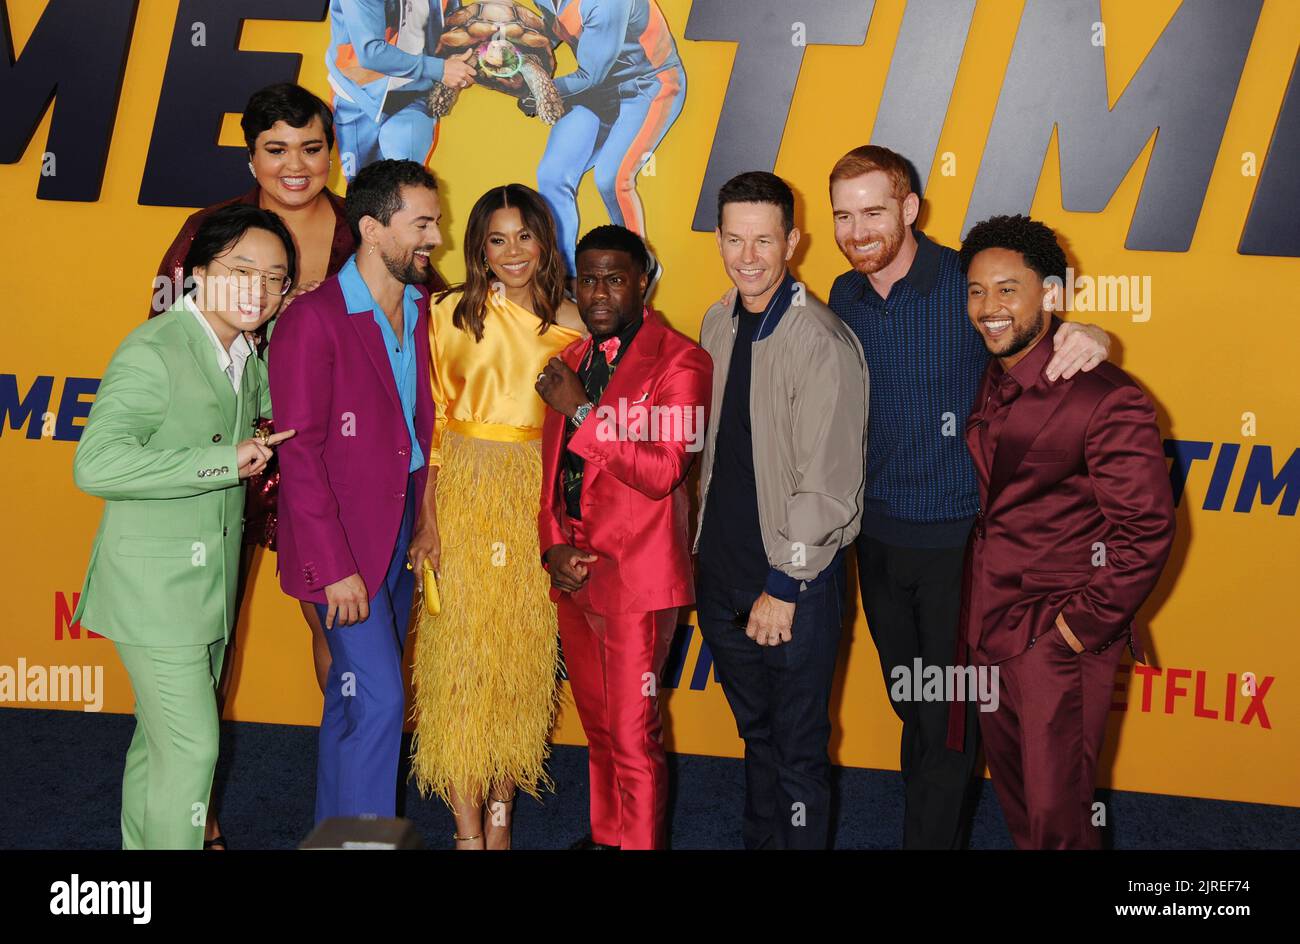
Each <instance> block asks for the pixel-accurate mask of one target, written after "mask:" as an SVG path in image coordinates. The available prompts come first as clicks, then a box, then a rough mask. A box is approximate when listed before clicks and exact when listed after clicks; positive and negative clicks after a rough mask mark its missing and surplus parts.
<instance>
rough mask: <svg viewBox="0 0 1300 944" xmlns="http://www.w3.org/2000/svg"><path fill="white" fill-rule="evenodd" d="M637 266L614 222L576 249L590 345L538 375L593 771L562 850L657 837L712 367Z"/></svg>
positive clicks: (632, 241)
mask: <svg viewBox="0 0 1300 944" xmlns="http://www.w3.org/2000/svg"><path fill="white" fill-rule="evenodd" d="M647 266H648V258H647V253H646V248H645V244H644V243H643V242H642V241H641V238H640V237H639V236H637V235H636V234H634V233H632V232H631V231H630V230H627V229H624V228H623V227H621V226H601V227H598V228H596V229H594V230H592V231H591V232H590V233H588V234H587V235H586V236H584V237H583V238H582V239H581V240H580V241H579V243H578V247H577V290H576V294H577V302H578V309H579V311H580V312H581V314H582V320H583V321H584V322H585V323H586V325H587V328H588V330H590V332H591V336H590V337H589V338H587V339H585V340H583V341H577V342H574V343H573V344H571V345H570V346H569V347H568V348H566V349H565V350H564V352H563V354H562V356H561V357H557V358H552V360H551V362H550V363H549V364H548V365H547V366H546V368H545V370H543V371H542V373H541V374H540V375H539V376H538V379H537V392H538V393H539V394H540V395H541V397H542V399H544V400H545V401H546V403H547V404H548V405H549V406H550V407H551V410H550V411H549V412H548V413H547V417H546V424H545V427H544V430H543V438H542V496H541V508H540V513H539V516H538V533H539V537H540V539H541V550H542V560H543V562H544V564H545V566H546V568H547V570H548V571H549V572H550V574H551V598H552V599H553V600H555V602H556V604H557V606H558V610H559V624H560V642H561V644H562V645H563V647H564V659H565V664H566V665H567V667H568V671H569V682H570V684H571V686H572V689H573V700H574V702H575V703H576V704H577V706H578V716H579V717H580V718H581V719H582V726H583V729H584V730H585V731H586V732H587V743H588V753H589V768H590V776H591V836H590V837H588V838H585V839H582V840H579V842H578V843H577V844H576V845H575V848H588V849H604V848H622V849H660V848H663V847H664V845H665V844H666V839H667V837H666V836H665V822H666V818H667V809H668V767H667V761H666V758H665V756H664V748H663V739H662V725H661V722H660V718H659V699H658V691H659V682H660V674H661V672H662V670H663V666H664V660H665V659H666V658H667V655H668V645H669V643H670V642H671V641H672V637H673V632H674V631H675V629H676V627H677V610H678V608H679V607H681V606H686V605H689V604H691V603H693V602H694V601H695V595H694V590H693V580H692V574H691V554H690V544H689V540H688V534H687V518H688V501H687V497H686V489H685V482H686V471H687V469H688V468H690V464H691V460H692V458H693V457H694V455H695V453H696V452H698V451H699V450H700V448H701V447H702V446H703V443H704V431H705V427H706V421H707V413H708V407H709V398H710V384H711V382H712V376H713V365H712V361H710V359H709V355H708V354H706V353H705V352H704V350H703V349H702V348H701V347H700V346H699V345H698V344H696V343H694V342H693V341H690V340H688V339H687V338H685V337H683V336H682V335H680V334H678V333H677V332H676V331H673V330H672V329H671V328H669V327H668V326H667V325H665V324H664V323H663V321H662V320H660V318H659V316H658V315H657V314H655V313H654V312H653V311H652V310H650V309H649V308H648V307H646V305H645V291H646V284H647V281H648V277H647V274H646V270H647Z"/></svg>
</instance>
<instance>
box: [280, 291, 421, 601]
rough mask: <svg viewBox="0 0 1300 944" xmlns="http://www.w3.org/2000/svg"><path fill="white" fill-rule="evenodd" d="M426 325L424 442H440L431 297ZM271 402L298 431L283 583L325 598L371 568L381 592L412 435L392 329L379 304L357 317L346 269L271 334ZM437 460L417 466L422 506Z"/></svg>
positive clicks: (286, 464)
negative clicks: (388, 337)
mask: <svg viewBox="0 0 1300 944" xmlns="http://www.w3.org/2000/svg"><path fill="white" fill-rule="evenodd" d="M418 309H419V314H418V316H417V317H418V320H417V321H416V326H415V357H416V364H417V365H418V367H417V370H418V372H419V373H418V376H419V381H418V383H417V385H416V400H415V438H416V441H417V442H418V443H419V444H420V449H421V450H423V452H424V454H425V455H426V456H428V455H429V448H430V445H431V444H432V440H433V418H434V407H433V395H432V392H431V390H430V387H429V383H430V374H429V296H428V294H427V293H426V292H425V290H424V288H423V286H421V288H420V298H419V301H418ZM269 357H270V364H269V372H270V378H271V402H272V403H273V404H274V405H275V423H276V427H277V428H278V429H292V430H296V433H295V434H294V435H293V436H292V437H291V438H289V439H286V440H285V441H284V442H283V443H281V444H280V445H279V446H277V447H276V455H277V456H278V457H279V459H280V470H281V478H280V524H279V549H278V550H279V555H280V559H279V567H280V586H281V587H282V588H283V589H284V592H285V593H287V594H289V595H290V596H292V597H297V598H298V599H299V600H308V601H311V602H313V603H324V602H326V601H325V587H326V585H328V584H331V583H335V582H336V581H339V580H342V579H343V578H344V577H347V576H350V575H351V574H354V573H356V574H360V575H361V578H362V580H364V581H365V584H366V590H367V591H368V592H369V594H370V598H371V599H374V597H375V594H376V593H378V592H379V588H380V587H381V586H382V585H383V581H384V574H385V573H386V572H387V570H388V565H389V562H390V561H391V559H392V556H393V546H394V544H395V543H396V542H397V532H398V529H399V528H400V527H401V523H402V512H403V510H404V505H405V499H406V488H407V475H408V474H409V469H410V464H411V452H410V442H411V440H410V436H409V435H408V434H407V431H406V420H405V419H404V418H403V415H402V406H401V401H400V400H399V399H398V395H397V387H396V385H395V384H394V383H393V373H392V367H391V366H390V365H389V361H388V353H387V352H386V351H385V349H384V339H383V334H382V332H381V331H380V330H379V325H377V324H376V323H375V319H374V314H373V312H371V311H365V312H356V313H353V312H349V311H348V306H347V302H346V301H345V300H344V297H343V289H342V288H341V287H340V285H339V280H338V276H330V277H329V278H328V279H326V280H325V281H324V282H322V283H321V284H320V287H319V288H317V289H316V290H315V291H312V292H308V293H307V294H305V295H300V296H298V298H297V300H296V301H295V302H294V303H293V304H292V305H290V306H289V307H288V308H287V309H286V310H285V312H284V314H282V315H280V316H279V323H278V326H277V327H276V329H275V333H274V334H273V335H271V346H270V354H269ZM428 476H429V469H428V466H427V465H425V466H424V467H422V468H420V469H418V470H417V471H416V472H415V478H414V482H413V483H412V485H413V487H414V488H415V490H416V494H415V500H416V507H417V508H419V503H420V501H421V499H422V498H423V496H424V485H425V481H426V480H427V479H428Z"/></svg>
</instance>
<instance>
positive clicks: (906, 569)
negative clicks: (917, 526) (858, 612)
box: [856, 534, 979, 849]
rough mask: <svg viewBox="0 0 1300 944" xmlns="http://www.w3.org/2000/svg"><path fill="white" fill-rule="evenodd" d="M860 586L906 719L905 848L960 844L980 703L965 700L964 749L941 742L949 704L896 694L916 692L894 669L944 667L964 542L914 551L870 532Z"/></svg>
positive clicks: (965, 838) (862, 540)
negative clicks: (917, 665) (904, 682)
mask: <svg viewBox="0 0 1300 944" xmlns="http://www.w3.org/2000/svg"><path fill="white" fill-rule="evenodd" d="M856 549H857V556H858V584H859V592H860V593H861V596H862V610H863V613H864V614H865V615H866V617H867V627H868V628H869V629H870V630H871V638H872V639H873V640H875V643H876V651H877V653H878V654H879V656H880V668H881V671H882V672H883V673H884V679H885V691H886V692H888V693H890V702H891V704H892V705H893V707H894V713H895V714H897V715H898V717H899V719H900V720H901V721H902V722H903V739H902V744H901V747H900V751H899V765H900V767H901V768H902V772H903V784H904V790H905V797H906V810H905V812H904V816H903V848H904V849H964V848H966V846H967V844H968V843H969V841H970V828H971V819H972V816H973V815H974V801H975V798H976V796H977V793H976V790H975V787H976V783H977V781H976V780H975V762H976V758H977V755H978V753H979V750H978V734H977V732H978V730H979V722H978V720H977V705H976V703H975V702H974V701H973V700H971V701H968V702H967V704H966V743H965V750H964V751H961V752H957V751H953V750H950V749H949V748H948V747H947V746H946V743H945V742H946V740H947V736H948V705H949V703H948V701H947V700H939V701H924V700H912V699H911V697H906V698H895V697H894V694H895V692H899V693H905V692H906V691H907V690H908V689H909V688H910V689H911V690H912V691H913V692H915V691H919V690H920V688H921V683H920V680H919V679H915V680H914V684H913V685H912V686H897V685H896V682H897V681H898V679H899V678H900V676H899V674H898V673H896V672H895V668H896V667H902V668H903V669H905V670H906V673H907V675H908V676H909V677H911V676H914V675H915V674H916V671H915V666H916V662H915V660H916V659H920V660H921V664H922V666H949V665H952V664H953V662H954V659H955V656H956V644H957V622H958V619H959V613H960V609H961V574H962V561H963V559H964V557H965V553H966V552H965V548H964V547H954V548H913V547H896V546H894V545H890V544H884V543H882V542H880V541H877V540H876V539H874V538H872V537H869V536H867V535H865V534H864V535H860V536H859V537H858V539H857V542H856Z"/></svg>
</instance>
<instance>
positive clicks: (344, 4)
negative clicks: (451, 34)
mask: <svg viewBox="0 0 1300 944" xmlns="http://www.w3.org/2000/svg"><path fill="white" fill-rule="evenodd" d="M458 9H460V2H459V0H330V8H329V11H330V44H329V49H328V51H327V52H326V54H325V66H326V68H327V70H328V71H329V81H330V85H331V87H332V88H333V89H334V125H335V133H336V135H337V138H338V144H339V156H340V159H341V160H342V162H343V173H344V176H345V177H346V178H347V179H348V180H349V181H351V180H352V179H353V178H354V177H355V176H356V173H357V171H358V170H360V169H361V168H362V167H365V166H366V165H367V164H370V163H372V162H373V161H377V160H379V159H381V158H397V159H407V160H412V161H419V162H420V163H422V164H423V163H427V162H428V158H429V154H430V152H431V151H432V149H433V140H434V131H435V130H436V127H437V120H436V119H435V118H433V117H432V116H431V115H430V114H429V107H428V103H427V102H426V100H425V98H426V95H427V94H428V92H429V89H431V88H432V87H433V83H434V82H436V81H439V80H440V79H441V78H442V74H443V60H442V59H439V58H438V57H436V56H434V55H433V51H434V49H435V48H437V45H438V37H439V36H441V35H442V28H443V22H444V19H445V17H446V16H447V15H448V14H450V13H453V12H455V11H456V10H458Z"/></svg>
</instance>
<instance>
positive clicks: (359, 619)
mask: <svg viewBox="0 0 1300 944" xmlns="http://www.w3.org/2000/svg"><path fill="white" fill-rule="evenodd" d="M345 211H346V213H347V217H348V223H349V225H350V226H351V228H352V232H353V235H354V236H355V237H356V244H357V252H356V254H355V255H354V256H353V257H352V258H351V259H349V260H348V261H347V262H346V263H345V264H344V265H343V267H342V268H341V269H340V270H339V272H338V273H337V274H336V275H334V276H331V277H330V278H328V279H326V280H325V281H324V282H322V283H321V285H320V287H319V288H318V289H316V290H315V291H314V292H310V293H308V294H306V295H303V296H301V297H300V298H298V299H297V300H296V301H295V302H294V303H293V305H292V306H290V308H289V309H288V311H287V312H286V313H285V315H283V316H282V317H281V318H280V324H279V325H278V326H277V327H276V329H275V331H274V333H273V336H272V338H273V339H272V342H271V347H270V368H269V369H270V376H271V396H272V402H274V403H275V404H276V410H277V412H276V423H277V424H278V425H281V426H283V425H284V424H286V423H288V422H289V418H290V417H292V418H293V421H294V422H295V423H299V424H301V426H293V427H289V426H285V428H293V429H298V430H300V431H302V430H306V431H307V435H306V436H304V437H303V439H302V441H301V442H299V443H297V445H296V446H295V448H294V449H293V450H292V451H291V452H289V453H287V454H286V453H285V452H283V450H281V451H280V453H279V455H280V468H281V483H280V521H279V529H280V530H279V543H280V548H279V554H280V585H281V586H282V587H283V588H284V591H285V592H286V593H288V594H290V595H291V596H294V597H296V598H298V599H300V600H306V601H310V602H312V603H314V604H315V605H316V609H317V611H318V612H319V614H320V617H321V624H322V625H323V626H324V627H325V638H326V642H327V643H328V644H329V648H330V655H331V657H332V659H333V664H332V665H331V668H330V674H329V679H328V681H327V684H326V687H325V707H324V711H323V714H322V717H321V726H320V747H319V751H320V753H319V757H318V759H317V766H316V821H317V822H318V823H319V822H321V821H322V820H325V819H328V818H329V817H331V816H356V815H361V814H375V815H377V816H392V815H393V814H394V811H395V806H396V796H397V761H398V753H399V750H400V743H401V737H402V720H403V717H404V714H405V712H404V707H405V698H404V690H403V686H402V671H401V659H402V648H403V645H404V643H405V640H406V629H407V623H408V622H409V618H410V613H411V602H412V595H413V592H414V580H413V574H412V573H411V571H410V569H409V568H408V566H407V565H408V563H409V564H410V565H411V566H412V567H413V568H414V569H415V573H419V568H420V567H421V565H422V561H423V558H424V557H425V556H427V554H428V552H429V549H430V547H431V546H432V541H433V538H432V533H431V531H430V530H429V529H428V528H426V527H425V526H424V524H423V522H424V521H425V520H428V519H426V515H425V512H424V509H425V508H427V507H428V506H429V505H431V504H432V500H433V496H432V494H431V493H432V491H433V490H432V488H428V487H427V486H428V485H429V481H428V478H429V476H428V465H427V463H426V461H425V457H426V456H427V455H429V446H430V440H431V438H432V433H433V422H434V407H433V399H432V395H431V392H430V389H429V302H428V295H427V294H426V291H425V289H424V288H423V287H422V286H423V283H424V282H425V280H426V278H427V276H428V273H429V270H430V262H429V253H430V252H431V251H432V250H433V249H435V248H436V247H437V246H439V245H440V244H441V242H442V239H441V236H440V234H439V231H438V222H439V219H440V217H441V211H440V209H439V204H438V194H437V184H436V182H435V180H434V178H433V175H432V174H430V173H429V171H428V170H427V169H426V168H424V167H423V166H422V165H420V164H417V163H415V162H414V161H379V162H376V163H374V164H371V165H369V166H368V167H366V168H364V169H363V170H361V172H360V173H358V174H357V177H356V179H355V180H354V181H353V182H352V185H351V186H350V187H349V188H348V196H347V201H346V205H345ZM280 411H283V412H280ZM417 512H418V520H417Z"/></svg>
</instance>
